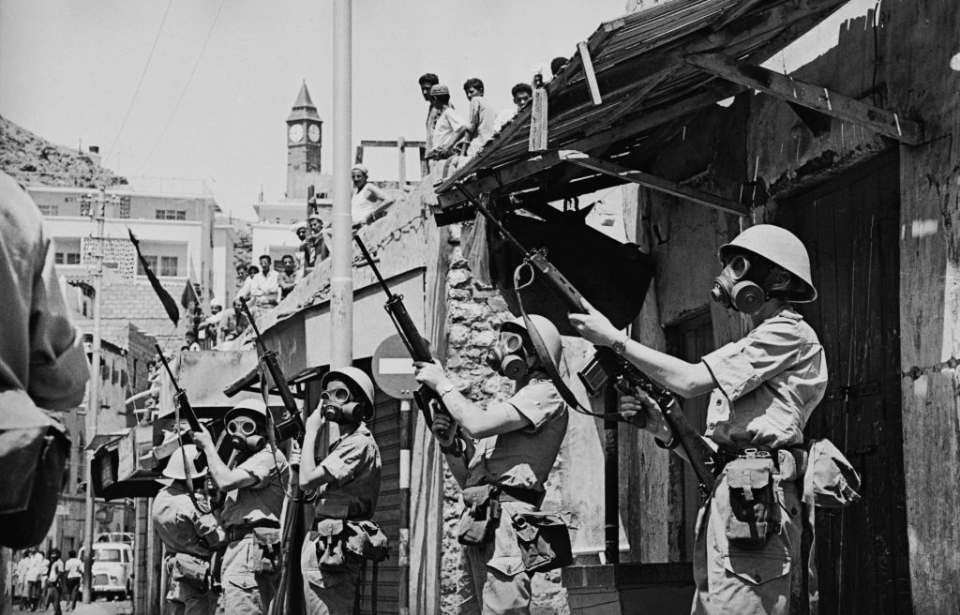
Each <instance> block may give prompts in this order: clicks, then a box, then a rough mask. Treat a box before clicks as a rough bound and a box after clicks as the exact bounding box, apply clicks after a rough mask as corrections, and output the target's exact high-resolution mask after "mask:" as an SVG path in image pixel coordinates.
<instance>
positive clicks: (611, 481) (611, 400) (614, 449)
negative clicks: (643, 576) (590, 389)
mask: <svg viewBox="0 0 960 615" xmlns="http://www.w3.org/2000/svg"><path fill="white" fill-rule="evenodd" d="M619 409H620V401H619V398H618V395H617V389H616V387H615V386H614V384H613V383H612V382H611V383H608V384H607V386H606V387H605V388H604V390H603V411H604V412H605V413H611V414H613V413H616V412H619ZM618 430H619V424H618V423H617V421H604V422H603V435H604V448H603V473H604V476H603V485H604V494H603V534H604V542H605V548H604V551H605V555H606V557H607V563H608V564H619V563H620V467H619V457H620V442H619V440H618V435H619V434H618Z"/></svg>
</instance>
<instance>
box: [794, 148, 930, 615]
mask: <svg viewBox="0 0 960 615" xmlns="http://www.w3.org/2000/svg"><path fill="white" fill-rule="evenodd" d="M898 167H899V157H898V155H897V154H896V153H895V152H894V153H891V154H886V155H883V156H881V157H880V158H878V159H875V160H873V161H871V162H869V163H867V164H865V165H863V166H860V167H858V168H855V169H853V170H851V171H849V172H847V173H845V174H844V175H842V176H840V177H838V178H837V179H835V180H831V181H830V182H828V183H826V184H824V185H822V186H819V187H818V188H816V189H814V190H812V191H810V192H807V193H804V194H802V195H799V196H797V197H795V198H794V199H792V200H791V201H790V202H789V203H787V204H786V206H785V207H783V208H782V210H781V211H783V212H785V213H784V216H783V219H782V220H780V221H779V222H780V223H782V224H783V225H784V226H787V227H789V228H791V229H793V230H794V231H795V232H796V234H797V235H798V236H799V237H800V239H802V240H803V242H804V243H805V244H806V246H807V249H808V250H809V252H810V258H811V265H812V267H813V282H814V285H815V286H816V287H817V289H818V290H819V293H820V297H819V299H818V300H817V301H816V302H814V303H811V304H806V305H801V306H799V307H800V311H801V313H802V314H803V315H804V317H805V318H806V319H807V320H808V322H809V323H810V324H811V326H812V327H813V328H814V330H816V332H817V334H818V335H819V336H820V340H821V342H822V344H823V347H824V350H825V352H826V356H827V363H828V366H829V370H830V372H829V385H828V388H827V393H826V397H825V398H824V400H823V402H822V403H821V404H820V406H819V407H818V408H817V409H816V410H815V411H814V412H813V415H812V416H811V418H810V421H809V422H808V424H807V429H806V436H807V438H808V439H809V438H829V439H830V440H831V441H832V442H833V443H834V444H836V445H837V446H838V447H839V448H840V450H842V451H843V452H844V453H845V454H846V455H847V457H848V458H849V459H850V461H851V462H852V463H853V465H854V467H855V468H856V469H857V471H859V472H860V475H861V477H862V479H863V484H862V488H861V490H860V494H861V496H862V498H863V499H862V500H861V501H860V502H858V503H857V504H854V505H853V506H849V507H847V508H845V509H839V510H827V509H817V515H816V529H817V535H816V539H817V551H816V556H817V557H816V560H817V566H818V570H819V578H820V597H821V612H823V613H843V614H844V615H849V614H856V613H864V614H867V613H869V614H875V613H909V612H911V611H912V605H911V597H910V579H909V569H908V546H907V531H906V528H907V524H906V503H905V494H904V482H903V481H904V472H903V439H902V413H901V397H900V395H901V392H900V326H899V322H900V311H899V310H900V302H899V288H900V283H899V276H900V261H899V247H898V246H899V225H900V221H899V215H900V197H899V194H900V179H899V168H898Z"/></svg>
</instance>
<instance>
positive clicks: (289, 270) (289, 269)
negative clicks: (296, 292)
mask: <svg viewBox="0 0 960 615" xmlns="http://www.w3.org/2000/svg"><path fill="white" fill-rule="evenodd" d="M281 261H282V262H283V269H282V270H281V271H280V299H281V300H283V299H286V298H287V295H289V294H290V293H291V292H293V289H294V287H295V286H296V285H297V282H299V281H300V278H301V277H302V272H301V271H300V270H299V269H297V263H296V262H295V261H294V260H293V257H292V256H291V255H289V254H284V255H283V258H282V259H281Z"/></svg>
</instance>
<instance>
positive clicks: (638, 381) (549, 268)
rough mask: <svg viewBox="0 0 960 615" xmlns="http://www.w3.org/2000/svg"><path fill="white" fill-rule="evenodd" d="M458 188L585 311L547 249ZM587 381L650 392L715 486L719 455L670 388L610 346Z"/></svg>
mask: <svg viewBox="0 0 960 615" xmlns="http://www.w3.org/2000/svg"><path fill="white" fill-rule="evenodd" d="M456 187H457V189H459V190H460V192H461V193H462V194H463V195H464V196H465V197H466V198H467V200H468V201H469V202H470V203H471V204H472V205H473V206H474V207H476V208H477V211H479V212H480V213H481V214H482V215H483V216H484V217H485V218H487V220H489V221H490V222H491V223H492V224H493V225H494V226H495V227H496V229H497V230H498V231H499V232H500V234H501V235H502V236H503V238H504V239H506V240H507V242H508V243H510V244H512V245H513V246H514V247H515V248H517V249H518V250H520V252H521V254H523V255H524V261H525V262H527V263H529V264H530V266H531V267H533V268H534V269H536V271H537V272H539V273H540V274H541V276H540V279H541V280H542V281H543V283H544V284H546V286H547V287H548V288H549V289H550V291H551V292H553V294H555V295H556V296H557V298H558V299H560V300H561V301H562V302H563V304H564V305H565V306H566V308H567V311H569V312H570V313H571V314H585V313H586V311H585V310H584V307H583V295H582V294H581V293H580V291H578V290H577V289H576V287H575V286H574V285H573V284H571V283H570V281H569V280H567V279H566V278H565V277H564V276H563V274H562V273H560V271H559V270H557V268H556V267H554V266H553V265H552V264H551V263H550V261H549V260H547V256H546V252H545V251H544V250H530V249H527V248H526V247H524V246H523V244H521V243H520V242H519V241H517V239H516V238H515V237H514V236H513V235H512V234H511V233H510V232H509V231H508V230H507V229H506V227H504V226H503V224H502V223H501V222H500V221H499V220H497V219H496V218H495V217H494V216H493V214H491V213H490V211H489V210H488V209H487V208H486V207H485V206H484V205H483V204H482V203H480V202H479V201H478V200H477V199H476V198H474V197H473V195H472V194H470V193H469V192H467V191H466V189H465V188H464V187H463V186H462V185H460V184H456ZM578 375H579V377H580V379H581V381H583V384H584V386H585V387H586V389H587V392H588V393H590V394H591V395H593V394H596V393H597V392H599V391H600V390H601V387H602V385H603V384H605V383H606V382H607V381H608V380H610V379H613V380H616V381H620V382H622V383H625V384H627V385H628V386H629V387H631V388H634V389H637V388H639V389H642V390H643V391H645V392H646V393H647V394H649V395H650V396H651V397H652V398H653V399H654V400H655V401H656V402H657V405H658V406H659V407H660V411H661V412H662V414H663V417H664V419H665V420H666V422H667V425H668V426H669V427H670V431H671V432H672V433H673V437H674V438H677V439H678V440H679V442H680V445H681V446H682V447H683V451H684V453H686V455H687V459H688V460H689V461H690V464H691V465H692V466H693V470H694V473H695V474H696V475H697V479H698V480H699V481H700V483H701V484H702V485H703V486H704V487H705V488H707V489H709V490H711V491H712V489H713V485H714V483H715V482H716V477H715V474H714V470H713V468H715V467H716V465H717V464H716V455H715V453H714V452H713V449H711V448H710V447H709V446H708V445H707V443H706V442H704V440H703V438H702V437H701V436H700V434H699V433H697V431H696V430H695V429H693V427H692V426H691V425H690V423H689V422H688V421H687V418H686V415H684V414H683V410H682V409H681V408H680V405H679V404H678V403H677V400H676V397H675V396H674V394H673V393H672V392H671V391H669V390H668V389H666V388H664V387H662V386H660V385H659V384H657V383H656V382H654V381H653V380H652V379H651V378H650V377H649V376H647V375H646V374H644V373H643V372H642V371H640V369H638V368H637V366H635V365H633V364H632V363H630V362H629V361H627V360H626V359H624V358H623V357H621V356H619V355H617V354H616V353H615V352H614V351H613V350H612V349H610V348H607V347H601V346H597V347H596V353H595V354H594V356H593V358H591V360H590V361H589V362H588V363H587V365H586V367H585V368H584V369H583V370H581V371H580V373H579V374H578Z"/></svg>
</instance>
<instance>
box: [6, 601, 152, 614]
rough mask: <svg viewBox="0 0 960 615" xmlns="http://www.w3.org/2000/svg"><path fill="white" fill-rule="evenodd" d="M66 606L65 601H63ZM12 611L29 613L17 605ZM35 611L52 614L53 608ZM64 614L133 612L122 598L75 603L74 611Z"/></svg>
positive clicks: (65, 611)
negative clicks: (112, 600) (118, 600)
mask: <svg viewBox="0 0 960 615" xmlns="http://www.w3.org/2000/svg"><path fill="white" fill-rule="evenodd" d="M64 606H66V603H64ZM13 612H14V613H29V612H30V611H21V610H19V609H18V608H17V607H13ZM35 612H36V613H44V614H45V615H52V614H53V609H50V610H47V611H35ZM63 612H64V614H66V613H70V615H130V614H131V613H133V605H132V603H131V602H130V601H129V600H122V601H120V602H93V603H91V604H79V603H78V604H77V608H76V610H74V611H68V610H66V609H64V610H63Z"/></svg>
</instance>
